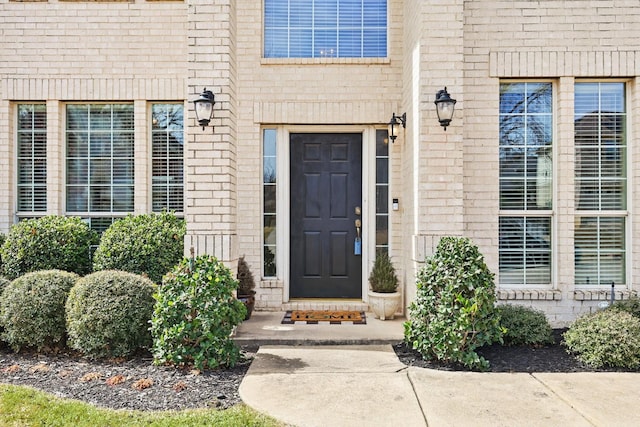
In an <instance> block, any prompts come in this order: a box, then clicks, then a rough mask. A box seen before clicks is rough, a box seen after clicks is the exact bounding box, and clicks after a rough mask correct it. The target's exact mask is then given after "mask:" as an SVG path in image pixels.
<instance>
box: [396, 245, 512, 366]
mask: <svg viewBox="0 0 640 427" xmlns="http://www.w3.org/2000/svg"><path fill="white" fill-rule="evenodd" d="M494 304H495V284H494V281H493V274H492V273H491V272H490V271H489V269H488V268H487V266H486V264H485V262H484V259H483V257H482V254H480V252H479V250H478V248H477V246H475V245H473V244H472V243H471V241H470V240H469V239H467V238H458V237H443V238H442V239H441V240H440V242H439V243H438V247H437V249H436V252H435V253H434V255H433V256H432V257H430V258H427V259H426V263H425V265H424V267H423V268H422V269H421V270H420V271H419V272H418V278H417V296H416V300H415V301H414V302H413V303H411V306H410V307H409V314H410V317H409V320H408V321H407V322H405V325H404V328H405V340H406V341H407V343H409V345H411V346H412V347H413V348H414V349H415V350H418V352H420V354H421V355H422V356H423V357H424V358H425V359H437V360H440V361H443V362H447V363H451V362H454V363H462V364H463V365H465V366H467V367H469V368H474V369H487V368H488V366H489V362H488V361H487V360H485V359H484V358H482V357H480V356H479V355H478V354H477V353H476V352H475V351H474V350H475V349H476V348H478V347H481V346H483V345H485V344H490V343H492V342H496V341H498V342H502V332H503V331H502V328H501V327H500V318H499V316H498V315H497V313H496V310H495V307H494Z"/></svg>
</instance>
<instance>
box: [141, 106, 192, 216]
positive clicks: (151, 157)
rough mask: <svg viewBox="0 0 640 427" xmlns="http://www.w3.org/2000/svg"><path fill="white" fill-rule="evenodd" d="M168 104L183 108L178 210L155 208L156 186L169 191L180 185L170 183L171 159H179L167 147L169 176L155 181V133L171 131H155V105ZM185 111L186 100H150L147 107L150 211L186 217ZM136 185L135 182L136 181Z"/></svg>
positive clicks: (167, 207) (168, 207)
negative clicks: (161, 181) (164, 180)
mask: <svg viewBox="0 0 640 427" xmlns="http://www.w3.org/2000/svg"><path fill="white" fill-rule="evenodd" d="M167 105H175V106H180V107H181V108H182V129H181V132H182V182H181V183H180V184H181V185H182V200H181V203H180V204H181V209H180V210H176V209H171V207H170V206H166V203H165V206H163V207H162V208H160V209H156V208H154V193H155V191H156V188H164V189H166V191H167V193H168V191H169V189H170V188H172V187H178V185H171V184H170V183H169V178H170V176H169V175H170V161H171V160H172V159H173V160H175V159H177V158H178V157H177V156H173V157H172V156H171V155H170V150H169V149H168V147H167V153H166V156H165V157H164V159H165V160H167V171H166V175H162V177H163V178H167V179H166V182H163V183H160V182H158V183H155V182H154V176H155V175H154V167H155V160H156V159H157V157H155V155H154V152H155V151H154V142H155V141H154V135H155V134H165V135H168V134H169V133H170V131H169V128H164V131H154V122H153V121H154V107H155V106H167ZM185 112H186V106H185V103H184V101H149V102H148V108H147V117H148V118H149V120H148V123H149V126H148V138H149V151H150V152H149V156H148V158H149V160H150V161H149V164H148V171H149V183H150V186H149V189H148V190H149V205H150V206H149V212H155V213H158V212H162V211H163V210H166V211H169V212H174V213H175V214H176V216H178V217H184V207H185V200H186V199H185V187H186V185H185V181H186V180H185V178H186V170H185V154H186V141H187V135H186V130H187V129H186V127H185V121H186V116H185ZM167 138H169V136H167ZM134 185H135V182H134ZM168 197H169V196H168V195H167V197H165V202H166V201H167V200H168Z"/></svg>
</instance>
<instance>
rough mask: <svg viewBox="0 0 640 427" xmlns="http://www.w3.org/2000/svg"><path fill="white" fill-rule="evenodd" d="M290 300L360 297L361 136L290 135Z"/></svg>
mask: <svg viewBox="0 0 640 427" xmlns="http://www.w3.org/2000/svg"><path fill="white" fill-rule="evenodd" d="M290 155H291V200H290V203H291V211H290V212H291V218H290V231H291V254H290V257H291V274H290V280H291V284H290V296H291V298H361V297H362V264H361V257H360V256H357V255H354V241H355V238H356V229H355V220H356V219H361V217H360V216H359V215H356V214H355V208H356V207H357V206H362V134H302V133H298V134H291V136H290Z"/></svg>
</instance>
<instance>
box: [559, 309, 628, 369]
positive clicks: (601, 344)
mask: <svg viewBox="0 0 640 427" xmlns="http://www.w3.org/2000/svg"><path fill="white" fill-rule="evenodd" d="M563 337H564V345H565V346H566V347H567V350H568V351H569V352H570V353H573V354H574V355H575V356H576V358H577V359H578V360H579V361H580V362H582V363H584V364H585V365H588V366H591V367H593V368H603V367H612V368H630V369H638V368H640V319H638V318H636V317H634V316H632V315H631V314H629V313H627V312H624V311H620V310H616V309H609V310H602V311H598V312H596V313H594V314H589V315H586V316H582V317H580V318H578V319H577V320H576V321H575V322H574V323H573V324H572V325H571V327H570V328H569V330H568V331H567V332H565V333H564V335H563Z"/></svg>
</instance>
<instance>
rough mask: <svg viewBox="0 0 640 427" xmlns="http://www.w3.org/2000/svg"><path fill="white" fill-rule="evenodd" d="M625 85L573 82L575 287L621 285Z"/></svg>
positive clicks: (624, 213)
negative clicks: (575, 214)
mask: <svg viewBox="0 0 640 427" xmlns="http://www.w3.org/2000/svg"><path fill="white" fill-rule="evenodd" d="M625 104H626V101H625V84H624V83H619V82H610V83H609V82H588V83H586V82H585V83H576V85H575V106H574V113H575V114H574V120H575V121H574V130H575V189H576V191H575V199H576V200H575V205H576V210H577V213H578V215H577V217H576V220H575V233H574V234H575V240H574V252H575V282H576V284H578V285H610V284H611V283H615V284H616V285H621V284H625V283H626V245H627V244H626V238H625V235H626V216H627V211H626V209H627V188H626V187H627V138H626V106H625Z"/></svg>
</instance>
